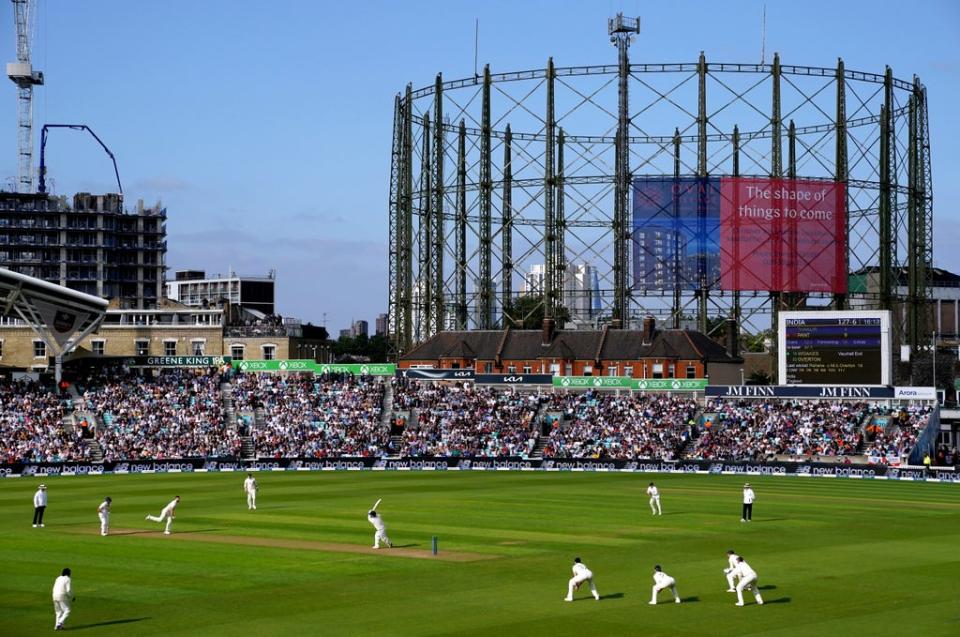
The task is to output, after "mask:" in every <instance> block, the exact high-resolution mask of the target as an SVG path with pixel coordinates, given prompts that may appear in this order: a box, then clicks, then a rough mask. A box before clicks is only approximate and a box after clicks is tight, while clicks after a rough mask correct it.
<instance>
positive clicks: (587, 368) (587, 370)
mask: <svg viewBox="0 0 960 637" xmlns="http://www.w3.org/2000/svg"><path fill="white" fill-rule="evenodd" d="M583 375H584V376H593V365H584V366H583Z"/></svg>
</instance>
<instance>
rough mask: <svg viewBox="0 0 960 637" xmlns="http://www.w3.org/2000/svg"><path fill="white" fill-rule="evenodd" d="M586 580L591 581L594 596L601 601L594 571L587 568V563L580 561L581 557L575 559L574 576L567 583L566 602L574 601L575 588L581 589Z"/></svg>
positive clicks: (591, 590)
mask: <svg viewBox="0 0 960 637" xmlns="http://www.w3.org/2000/svg"><path fill="white" fill-rule="evenodd" d="M584 582H590V592H591V593H592V594H593V598H594V599H595V600H597V601H598V602H599V601H600V594H599V593H598V592H597V586H596V585H595V584H594V583H593V572H592V571H591V570H590V569H589V568H587V565H586V564H584V563H583V562H581V561H580V558H579V557H575V558H574V559H573V577H571V578H570V582H569V583H568V584H567V596H566V597H564V598H563V601H565V602H572V601H573V590H574V589H575V588H576V589H579V588H580V585H581V584H583V583H584Z"/></svg>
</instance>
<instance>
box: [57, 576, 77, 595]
mask: <svg viewBox="0 0 960 637" xmlns="http://www.w3.org/2000/svg"><path fill="white" fill-rule="evenodd" d="M72 597H73V588H72V586H71V583H70V576H69V575H61V576H60V577H58V578H57V579H56V580H55V581H54V582H53V598H54V599H71V598H72Z"/></svg>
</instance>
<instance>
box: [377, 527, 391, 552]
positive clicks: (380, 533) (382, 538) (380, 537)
mask: <svg viewBox="0 0 960 637" xmlns="http://www.w3.org/2000/svg"><path fill="white" fill-rule="evenodd" d="M381 542H382V543H383V544H386V545H387V546H390V538H388V537H387V530H386V529H377V532H376V533H374V534H373V548H375V549H378V548H380V543H381Z"/></svg>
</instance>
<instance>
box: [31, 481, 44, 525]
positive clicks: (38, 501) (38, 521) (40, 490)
mask: <svg viewBox="0 0 960 637" xmlns="http://www.w3.org/2000/svg"><path fill="white" fill-rule="evenodd" d="M46 509H47V485H45V484H41V485H40V486H39V487H37V492H36V493H34V494H33V528H37V527H38V526H39V527H41V528H43V512H44V511H45V510H46Z"/></svg>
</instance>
